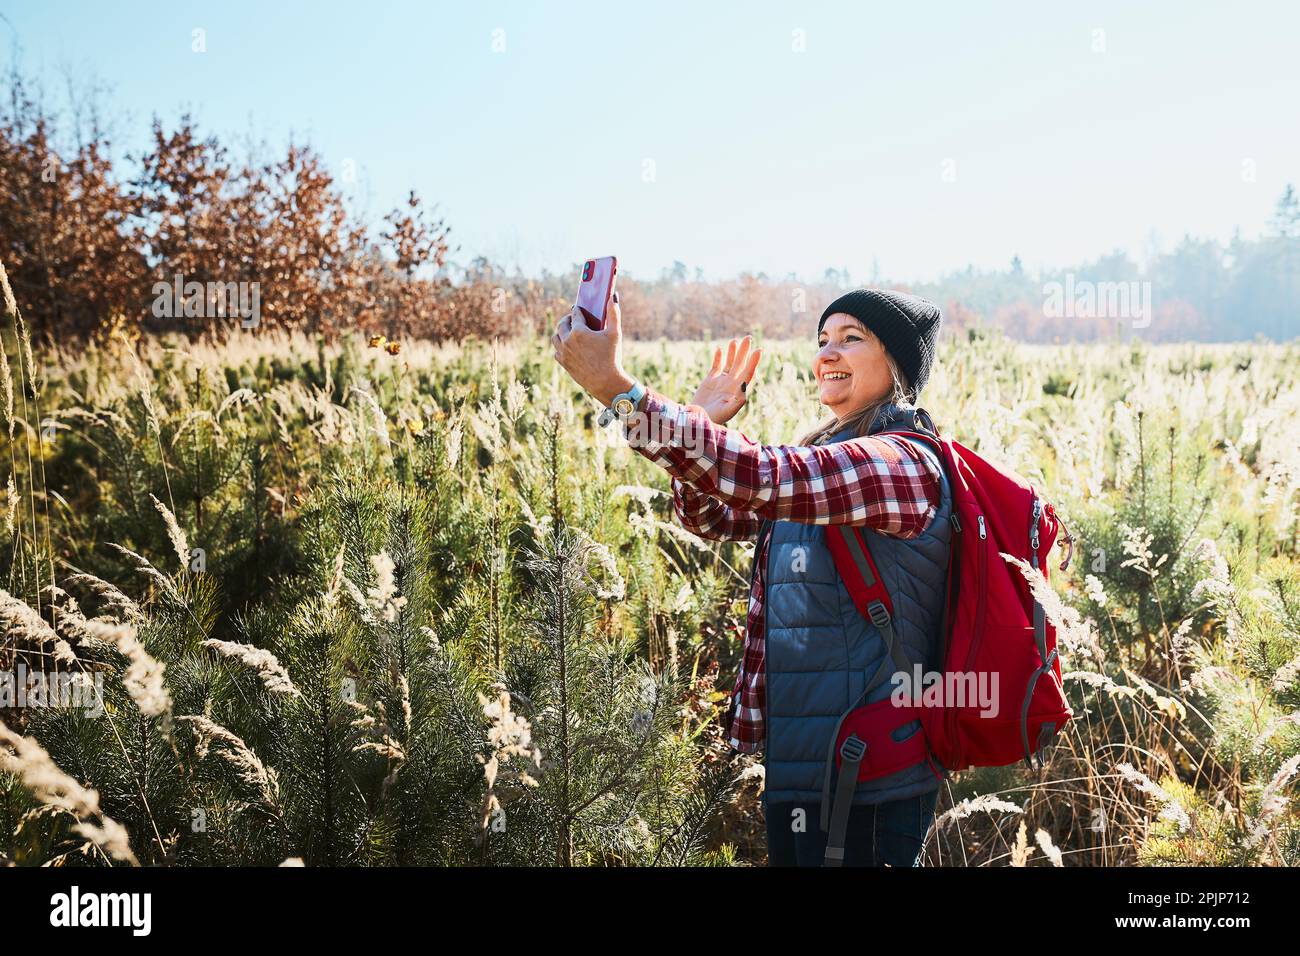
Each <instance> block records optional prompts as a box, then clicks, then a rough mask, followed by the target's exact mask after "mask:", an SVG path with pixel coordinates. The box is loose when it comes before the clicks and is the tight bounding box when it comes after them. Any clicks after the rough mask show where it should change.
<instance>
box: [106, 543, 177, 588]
mask: <svg viewBox="0 0 1300 956" xmlns="http://www.w3.org/2000/svg"><path fill="white" fill-rule="evenodd" d="M108 546H109V547H110V548H112V549H113V550H114V551H116V552H117V553H118V554H120V555H122V557H124V558H127V559H129V560H130V561H131V563H132V564H134V565H135V569H136V570H137V571H139V572H140V573H141V574H143V575H145V576H146V577H148V578H151V579H152V580H153V581H154V583H155V584H157V585H158V586H159V587H161V588H162V589H163V591H164V592H165V593H166V594H169V595H170V596H171V597H173V598H176V599H177V600H180V595H179V594H177V592H176V588H175V587H173V586H172V581H171V578H169V577H167V575H165V574H163V573H162V572H161V571H159V570H158V569H157V568H155V567H154V566H153V563H152V562H151V561H150V560H149V559H148V558H146V557H144V556H143V555H140V554H136V553H135V552H134V551H132V550H131V549H130V548H124V547H122V545H120V544H117V543H115V542H113V541H110V542H108Z"/></svg>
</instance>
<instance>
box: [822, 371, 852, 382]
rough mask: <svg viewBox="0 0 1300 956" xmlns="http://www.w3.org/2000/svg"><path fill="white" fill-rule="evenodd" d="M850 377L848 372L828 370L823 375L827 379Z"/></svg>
mask: <svg viewBox="0 0 1300 956" xmlns="http://www.w3.org/2000/svg"><path fill="white" fill-rule="evenodd" d="M848 377H849V373H848V372H827V373H826V374H825V375H823V376H822V378H824V379H826V380H827V381H836V380H838V379H841V378H848Z"/></svg>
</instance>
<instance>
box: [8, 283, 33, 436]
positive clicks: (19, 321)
mask: <svg viewBox="0 0 1300 956" xmlns="http://www.w3.org/2000/svg"><path fill="white" fill-rule="evenodd" d="M0 293H3V295H4V303H5V315H6V316H8V317H9V318H10V319H11V320H13V322H14V325H15V327H16V328H17V329H18V345H19V348H21V349H22V361H23V362H24V363H26V368H27V378H28V379H29V381H28V385H29V387H30V388H31V390H32V391H31V394H32V395H33V396H37V395H38V392H37V385H36V363H35V362H33V361H32V339H31V336H30V335H29V334H28V332H27V323H26V322H25V321H24V320H23V314H22V312H20V311H19V309H18V300H17V299H15V298H14V290H13V288H12V287H11V286H10V285H9V273H8V272H6V271H5V264H4V263H3V262H0ZM4 351H5V350H4V347H3V340H0V355H3V354H4ZM3 380H4V383H5V386H4V387H5V395H6V402H7V404H6V412H5V421H6V425H7V427H8V429H9V437H10V438H13V436H14V424H13V423H14V413H13V394H14V386H13V379H12V378H11V377H10V372H9V359H8V357H7V356H6V357H5V359H4V372H3Z"/></svg>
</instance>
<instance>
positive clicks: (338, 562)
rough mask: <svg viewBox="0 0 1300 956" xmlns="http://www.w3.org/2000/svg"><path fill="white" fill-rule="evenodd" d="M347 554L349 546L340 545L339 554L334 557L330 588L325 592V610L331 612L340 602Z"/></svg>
mask: <svg viewBox="0 0 1300 956" xmlns="http://www.w3.org/2000/svg"><path fill="white" fill-rule="evenodd" d="M346 554H347V545H339V553H338V554H336V555H334V572H333V573H332V574H331V575H330V583H329V587H328V588H326V590H325V609H326V610H330V609H332V608H333V607H334V605H335V603H336V602H337V601H338V597H339V590H340V589H341V588H342V587H343V563H344V558H345V556H346Z"/></svg>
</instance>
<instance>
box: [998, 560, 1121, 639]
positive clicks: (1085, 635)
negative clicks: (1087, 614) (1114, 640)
mask: <svg viewBox="0 0 1300 956" xmlns="http://www.w3.org/2000/svg"><path fill="white" fill-rule="evenodd" d="M998 554H999V555H1001V557H1002V559H1003V560H1004V561H1006V562H1007V563H1008V564H1012V565H1015V567H1016V568H1017V569H1019V571H1020V573H1021V575H1022V576H1023V577H1024V579H1025V582H1026V583H1027V584H1028V585H1029V591H1030V594H1032V595H1033V598H1034V600H1035V601H1037V602H1038V603H1039V604H1040V605H1041V606H1042V608H1043V613H1044V614H1045V615H1046V617H1047V620H1048V621H1050V622H1051V624H1052V626H1053V627H1055V628H1056V637H1057V640H1058V641H1059V642H1060V643H1061V645H1062V648H1063V650H1064V651H1065V652H1067V653H1069V654H1071V655H1072V656H1073V655H1082V656H1086V657H1087V658H1089V659H1091V660H1094V661H1101V660H1104V659H1105V654H1104V652H1103V651H1102V649H1101V642H1100V641H1099V640H1098V638H1097V633H1096V631H1095V630H1094V629H1093V628H1092V626H1091V625H1090V624H1089V622H1088V621H1086V620H1084V618H1083V616H1082V615H1081V614H1079V612H1078V611H1076V610H1075V609H1074V608H1072V607H1070V606H1069V605H1068V604H1066V603H1065V602H1064V601H1062V600H1061V597H1060V595H1059V594H1057V593H1056V590H1055V589H1054V588H1053V587H1052V586H1051V584H1049V583H1048V581H1047V578H1046V577H1044V576H1043V572H1041V571H1039V570H1036V569H1035V568H1034V566H1033V565H1032V564H1030V563H1029V562H1028V561H1025V560H1023V559H1021V558H1017V557H1016V556H1015V555H1013V554H1008V553H1007V552H1005V551H999V552H998Z"/></svg>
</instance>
